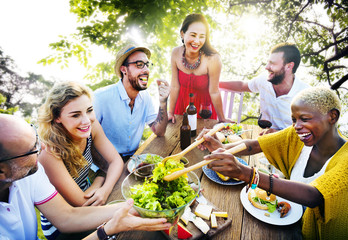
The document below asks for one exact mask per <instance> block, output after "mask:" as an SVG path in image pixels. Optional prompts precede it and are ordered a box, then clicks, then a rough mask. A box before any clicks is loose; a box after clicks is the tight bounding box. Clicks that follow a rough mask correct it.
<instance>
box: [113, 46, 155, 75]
mask: <svg viewBox="0 0 348 240" xmlns="http://www.w3.org/2000/svg"><path fill="white" fill-rule="evenodd" d="M135 51H142V52H144V53H145V54H146V56H147V58H149V59H150V57H151V52H150V50H149V49H147V48H146V47H139V46H136V45H135V44H129V45H127V46H126V47H124V48H122V49H121V50H120V51H119V52H118V53H117V55H116V63H115V67H114V70H115V73H116V75H117V76H118V77H119V78H121V77H122V74H121V70H120V67H121V66H122V64H123V62H124V60H125V59H126V58H127V57H128V56H129V55H131V54H132V53H134V52H135Z"/></svg>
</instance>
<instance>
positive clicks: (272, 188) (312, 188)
mask: <svg viewBox="0 0 348 240" xmlns="http://www.w3.org/2000/svg"><path fill="white" fill-rule="evenodd" d="M291 112H292V113H291V116H292V122H293V125H292V126H290V127H288V128H286V129H283V130H281V131H279V132H276V133H273V134H267V135H264V136H261V137H259V138H258V139H257V140H244V143H245V144H246V145H247V150H245V151H243V152H241V153H240V154H242V155H251V154H256V153H259V152H261V151H262V152H263V153H264V154H265V156H266V157H267V159H268V160H269V162H270V163H271V164H272V165H273V166H275V167H276V168H277V169H279V170H280V171H282V173H283V174H284V176H285V177H286V179H287V180H285V179H279V178H274V177H273V175H269V176H267V175H266V174H264V173H261V172H259V173H258V174H256V171H255V170H254V169H253V168H252V169H251V168H250V167H249V166H244V165H241V164H239V163H238V161H236V160H235V158H234V156H233V155H231V154H227V153H224V152H222V151H221V149H220V150H218V151H215V152H213V154H211V155H209V156H206V157H205V159H206V160H209V159H213V158H214V159H215V158H217V159H219V160H217V161H213V162H212V163H210V164H209V167H210V168H211V169H212V170H214V171H218V172H220V173H221V174H223V175H225V176H229V177H231V178H238V179H241V180H243V181H245V182H247V183H249V184H251V183H254V182H253V180H252V179H254V178H251V177H250V176H256V175H258V176H259V177H257V178H258V181H257V183H256V185H257V184H258V187H259V188H262V189H264V190H266V191H268V192H269V193H274V194H275V195H278V196H280V197H283V198H285V199H288V200H290V201H293V202H296V203H299V204H302V205H304V206H307V208H306V210H305V212H304V215H303V217H302V223H303V224H302V234H303V238H304V239H346V238H347V236H348V228H347V222H348V211H347V208H348V179H347V172H348V142H347V139H346V138H345V137H343V136H342V135H341V134H340V133H339V130H338V129H337V122H338V119H339V116H340V112H341V104H340V102H339V99H338V98H337V96H336V94H335V92H333V91H331V90H330V89H327V88H324V87H313V88H307V89H305V90H302V91H301V92H300V93H298V94H297V95H296V96H295V98H294V99H293V100H292V103H291ZM205 137H206V142H208V143H205V144H204V147H207V148H208V149H209V151H214V150H215V149H217V148H219V147H221V145H220V142H218V141H217V140H215V139H214V138H212V137H208V136H205ZM239 144H240V142H239ZM233 145H235V144H231V145H229V146H227V148H229V147H233ZM200 147H201V148H202V146H200Z"/></svg>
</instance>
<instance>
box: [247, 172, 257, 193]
mask: <svg viewBox="0 0 348 240" xmlns="http://www.w3.org/2000/svg"><path fill="white" fill-rule="evenodd" d="M254 178H255V169H254V167H251V173H250V178H249V184H248V185H247V186H246V188H245V190H246V191H248V190H249V188H250V186H251V184H252V183H253V181H254Z"/></svg>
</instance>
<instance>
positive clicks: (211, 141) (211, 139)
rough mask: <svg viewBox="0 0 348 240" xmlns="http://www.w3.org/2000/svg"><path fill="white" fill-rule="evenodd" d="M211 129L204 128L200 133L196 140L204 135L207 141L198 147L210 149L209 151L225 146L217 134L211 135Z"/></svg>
mask: <svg viewBox="0 0 348 240" xmlns="http://www.w3.org/2000/svg"><path fill="white" fill-rule="evenodd" d="M209 130H210V129H206V128H203V130H202V131H201V132H200V133H199V135H198V136H197V138H196V140H198V139H201V138H202V137H203V138H204V139H205V141H204V142H203V143H201V144H199V145H198V148H199V149H201V150H202V151H203V150H206V149H208V151H209V152H212V151H214V150H216V149H218V148H224V146H223V144H222V143H221V142H220V140H219V139H218V138H217V136H216V134H214V135H212V136H209V135H207V133H208V132H209Z"/></svg>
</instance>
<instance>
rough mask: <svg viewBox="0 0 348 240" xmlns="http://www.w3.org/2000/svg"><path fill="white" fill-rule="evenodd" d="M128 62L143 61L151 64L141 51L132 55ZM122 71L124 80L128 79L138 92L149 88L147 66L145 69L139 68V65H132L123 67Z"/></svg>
mask: <svg viewBox="0 0 348 240" xmlns="http://www.w3.org/2000/svg"><path fill="white" fill-rule="evenodd" d="M126 61H127V62H136V61H143V62H144V63H147V62H149V59H148V58H147V56H146V54H145V53H144V52H141V51H137V52H134V53H132V54H131V55H130V56H129V57H128V59H127V60H126ZM120 70H121V71H122V72H123V76H124V77H123V78H124V79H128V81H129V83H130V85H131V86H132V87H133V88H134V89H135V90H137V91H142V90H145V89H146V88H147V82H148V80H149V74H150V71H149V68H148V67H147V66H146V65H145V66H144V68H138V67H137V64H135V63H132V64H129V65H128V66H121V68H120Z"/></svg>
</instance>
